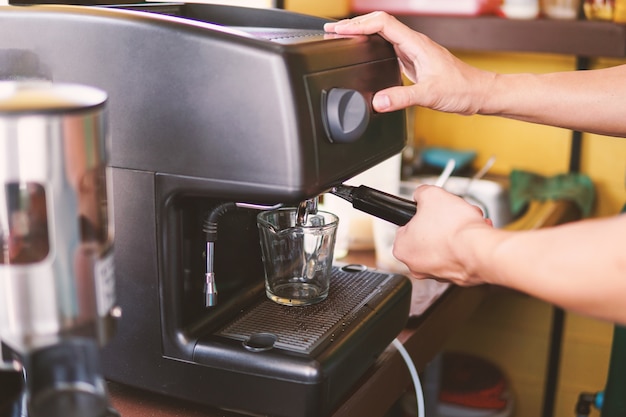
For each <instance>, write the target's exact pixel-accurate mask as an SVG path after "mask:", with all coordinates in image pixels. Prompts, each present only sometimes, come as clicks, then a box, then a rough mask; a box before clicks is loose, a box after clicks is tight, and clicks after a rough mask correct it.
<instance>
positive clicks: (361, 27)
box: [324, 12, 415, 44]
mask: <svg viewBox="0 0 626 417" xmlns="http://www.w3.org/2000/svg"><path fill="white" fill-rule="evenodd" d="M324 30H326V31H327V32H336V33H339V34H342V35H371V34H373V33H379V34H380V35H381V36H382V37H383V38H385V39H386V40H388V41H389V42H391V43H393V44H401V43H403V42H406V40H407V39H409V38H411V37H413V36H414V35H415V32H414V31H413V30H412V29H411V28H409V27H408V26H406V25H404V24H402V23H401V22H400V21H399V20H397V19H396V18H395V17H393V16H391V15H390V14H388V13H385V12H372V13H368V14H366V15H362V16H357V17H354V18H352V19H344V20H340V21H338V22H332V23H326V24H325V25H324Z"/></svg>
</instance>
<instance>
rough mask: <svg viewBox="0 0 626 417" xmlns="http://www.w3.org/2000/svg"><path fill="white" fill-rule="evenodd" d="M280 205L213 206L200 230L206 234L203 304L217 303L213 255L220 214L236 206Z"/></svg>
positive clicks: (236, 204)
mask: <svg viewBox="0 0 626 417" xmlns="http://www.w3.org/2000/svg"><path fill="white" fill-rule="evenodd" d="M280 207H282V204H276V205H273V206H265V205H261V204H249V203H224V204H220V205H219V206H217V207H215V208H213V209H212V210H211V211H209V213H208V214H207V217H206V219H205V221H204V224H203V227H202V231H203V232H204V233H205V236H206V239H205V240H206V248H205V250H206V268H205V273H204V306H205V307H207V308H208V307H213V306H216V305H217V287H216V285H215V272H214V270H213V269H214V267H213V260H214V257H215V242H216V241H217V222H218V221H219V218H220V217H221V216H222V214H225V213H226V212H229V211H231V210H235V209H237V208H246V209H253V210H275V209H278V208H280Z"/></svg>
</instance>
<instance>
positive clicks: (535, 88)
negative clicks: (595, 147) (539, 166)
mask: <svg viewBox="0 0 626 417" xmlns="http://www.w3.org/2000/svg"><path fill="white" fill-rule="evenodd" d="M483 94H484V97H483V98H482V100H481V103H482V105H481V107H480V109H478V113H480V114H489V115H499V116H505V117H509V118H513V119H517V120H524V121H528V122H534V123H541V124H547V125H553V126H560V127H564V128H568V129H573V130H580V131H585V132H592V133H599V134H605V135H612V136H626V117H625V114H624V112H625V110H624V109H626V66H618V67H613V68H607V69H603V70H594V71H570V72H561V73H550V74H499V75H497V76H496V77H494V79H493V82H492V85H491V86H490V87H489V88H488V89H486V90H484V91H483Z"/></svg>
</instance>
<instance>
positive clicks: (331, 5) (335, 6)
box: [285, 0, 350, 18]
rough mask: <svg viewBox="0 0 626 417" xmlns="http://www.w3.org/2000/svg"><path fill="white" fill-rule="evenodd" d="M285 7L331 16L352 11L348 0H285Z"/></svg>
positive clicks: (306, 12)
mask: <svg viewBox="0 0 626 417" xmlns="http://www.w3.org/2000/svg"><path fill="white" fill-rule="evenodd" d="M285 9H287V10H291V11H294V12H298V13H305V14H310V15H313V16H321V17H331V18H339V17H345V16H347V15H348V13H349V11H350V8H349V2H348V1H347V0H315V1H311V0H285Z"/></svg>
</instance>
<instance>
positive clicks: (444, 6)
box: [351, 0, 502, 16]
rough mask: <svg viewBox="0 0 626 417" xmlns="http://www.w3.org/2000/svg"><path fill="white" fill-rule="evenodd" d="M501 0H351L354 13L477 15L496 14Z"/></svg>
mask: <svg viewBox="0 0 626 417" xmlns="http://www.w3.org/2000/svg"><path fill="white" fill-rule="evenodd" d="M501 4H502V0H385V1H384V2H381V1H380V0H352V3H351V9H352V11H353V12H355V13H369V12H373V11H376V10H384V11H386V12H389V13H391V14H415V15H449V16H478V15H483V14H496V13H498V12H499V10H500V5H501Z"/></svg>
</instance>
